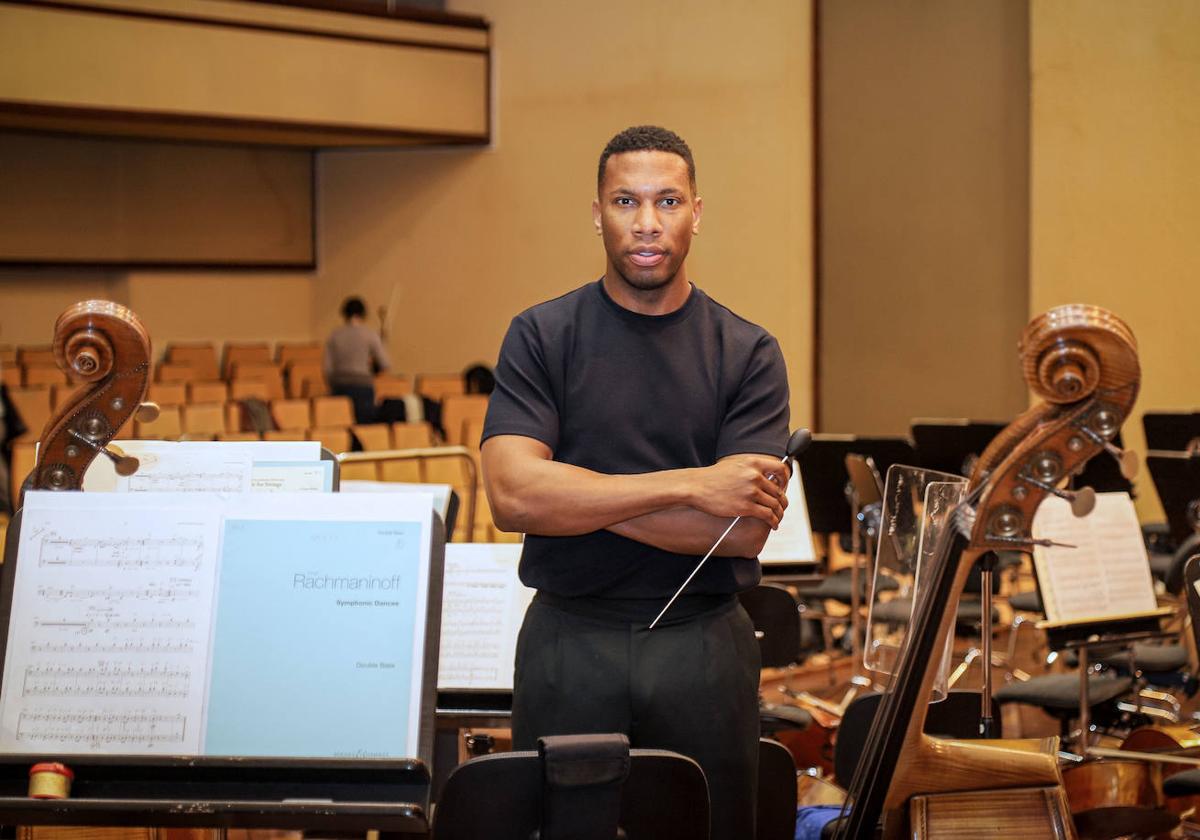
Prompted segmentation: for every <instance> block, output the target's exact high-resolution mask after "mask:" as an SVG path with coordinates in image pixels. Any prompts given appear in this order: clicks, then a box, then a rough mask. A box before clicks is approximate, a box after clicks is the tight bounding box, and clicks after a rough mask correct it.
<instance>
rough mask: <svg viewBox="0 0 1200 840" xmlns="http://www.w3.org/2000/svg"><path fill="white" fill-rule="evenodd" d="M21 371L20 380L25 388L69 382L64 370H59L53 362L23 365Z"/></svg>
mask: <svg viewBox="0 0 1200 840" xmlns="http://www.w3.org/2000/svg"><path fill="white" fill-rule="evenodd" d="M22 371H23V373H22V376H21V381H22V382H23V383H24V385H25V387H26V388H36V387H38V386H40V385H66V384H68V382H69V380H68V379H67V374H66V372H65V371H62V370H59V369H58V366H57V365H55V364H50V365H42V364H37V365H25V366H24V367H23V368H22Z"/></svg>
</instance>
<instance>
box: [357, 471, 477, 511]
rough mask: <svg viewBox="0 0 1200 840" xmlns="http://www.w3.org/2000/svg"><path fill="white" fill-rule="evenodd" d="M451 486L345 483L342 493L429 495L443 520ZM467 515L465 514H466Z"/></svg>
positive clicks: (387, 482)
mask: <svg viewBox="0 0 1200 840" xmlns="http://www.w3.org/2000/svg"><path fill="white" fill-rule="evenodd" d="M451 489H452V488H451V487H450V485H449V484H416V483H409V482H404V481H361V480H358V479H351V480H349V481H343V482H342V483H341V486H340V492H342V493H429V494H431V495H432V496H433V509H434V510H436V511H437V512H438V514H439V515H440V516H441V517H442V519H445V518H446V515H447V514H448V513H449V512H450V490H451ZM464 515H465V514H464Z"/></svg>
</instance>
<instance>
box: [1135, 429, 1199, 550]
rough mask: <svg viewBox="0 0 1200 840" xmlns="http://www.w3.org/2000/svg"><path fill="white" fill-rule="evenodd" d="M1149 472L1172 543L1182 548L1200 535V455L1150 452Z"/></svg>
mask: <svg viewBox="0 0 1200 840" xmlns="http://www.w3.org/2000/svg"><path fill="white" fill-rule="evenodd" d="M1146 468H1147V469H1149V470H1150V477H1151V478H1152V479H1153V480H1154V489H1155V490H1157V491H1158V498H1159V501H1161V502H1162V506H1163V512H1164V513H1165V514H1166V516H1167V526H1168V527H1169V528H1170V530H1171V540H1172V542H1174V543H1175V545H1183V543H1184V542H1186V541H1187V539H1188V538H1189V537H1191V536H1192V534H1195V533H1200V453H1195V454H1189V453H1187V452H1165V451H1161V450H1151V451H1150V452H1148V453H1147V455H1146Z"/></svg>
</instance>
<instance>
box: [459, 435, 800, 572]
mask: <svg viewBox="0 0 1200 840" xmlns="http://www.w3.org/2000/svg"><path fill="white" fill-rule="evenodd" d="M482 460H483V481H484V487H485V488H486V490H487V495H488V501H489V502H490V504H491V508H492V518H493V520H494V521H495V523H496V527H498V528H500V529H501V530H503V531H519V532H523V533H527V534H539V535H542V536H573V535H576V534H587V533H590V532H592V531H598V530H601V529H607V530H609V531H612V532H613V533H616V534H620V535H621V536H624V537H628V538H630V539H633V540H636V541H638V542H641V543H645V544H647V545H652V546H654V547H656V548H661V549H663V550H665V551H673V552H677V553H680V554H703V553H704V552H706V551H708V549H709V547H710V546H711V545H712V544H713V542H714V541H715V540H716V539H717V537H719V536H720V535H721V533H722V532H723V531H724V530H725V529H726V528H727V527H729V521H730V520H731V519H732V518H733V517H735V516H741V517H743V518H742V520H741V522H739V523H738V524H737V526H736V527H734V529H733V530H732V531H731V532H730V533H729V536H728V537H726V538H725V540H724V542H722V543H721V545H720V546H719V547H718V548H717V550H716V554H717V555H718V556H723V557H755V556H757V555H758V553H759V551H761V550H762V546H763V543H765V542H766V539H767V534H768V533H769V532H770V530H771V529H773V528H775V527H777V526H778V525H779V521H780V520H781V519H782V518H783V512H784V510H785V509H786V508H787V504H788V502H787V496H786V494H785V493H784V488H785V487H786V486H787V482H788V478H789V476H790V468H789V467H788V465H787V464H786V463H784V462H782V461H780V460H779V459H778V458H773V457H771V456H769V455H730V456H728V457H726V458H722V459H721V460H720V461H718V462H717V463H716V464H713V465H712V466H711V467H697V468H690V469H678V470H663V471H660V472H651V473H642V474H638V475H605V474H603V473H597V472H593V471H591V470H586V469H583V468H582V467H575V466H572V465H570V464H563V463H560V462H558V461H555V460H553V453H552V452H551V451H550V448H549V447H548V446H546V445H545V444H544V443H542V442H541V441H538V440H535V439H533V438H529V437H522V436H520V435H497V436H496V437H492V438H488V440H486V441H485V442H484V444H483V450H482ZM771 475H773V476H775V481H772V480H771V479H769V478H768V476H771Z"/></svg>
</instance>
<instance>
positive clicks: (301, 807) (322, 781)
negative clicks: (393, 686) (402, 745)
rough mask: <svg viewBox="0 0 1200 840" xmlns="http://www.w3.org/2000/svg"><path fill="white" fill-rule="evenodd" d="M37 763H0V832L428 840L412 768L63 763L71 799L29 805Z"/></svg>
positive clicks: (259, 762) (204, 761)
mask: <svg viewBox="0 0 1200 840" xmlns="http://www.w3.org/2000/svg"><path fill="white" fill-rule="evenodd" d="M44 759H45V756H41V755H38V756H32V755H31V756H20V755H8V756H4V757H3V758H0V824H4V825H92V826H145V825H156V826H163V827H179V828H274V829H291V830H302V829H318V830H319V829H340V830H350V831H360V830H361V831H367V830H371V829H375V830H378V831H379V832H380V836H381V837H382V838H389V840H408V838H417V837H427V836H428V833H429V821H428V819H427V813H426V798H427V796H428V792H429V772H428V770H427V769H426V767H425V765H424V764H423V763H422V762H420V761H415V760H412V761H410V760H402V761H391V760H380V761H377V762H371V763H370V764H364V762H362V761H360V760H357V759H352V760H340V759H319V760H314V759H241V758H194V759H188V758H162V759H157V758H146V757H143V756H138V757H137V758H136V759H135V763H125V762H120V761H119V758H118V757H114V756H73V757H72V758H71V760H70V766H71V767H72V769H73V770H74V771H75V781H74V783H73V784H72V790H71V798H70V799H30V798H28V797H27V796H26V791H27V789H28V784H29V768H30V766H32V765H33V764H35V763H37V762H38V761H41V760H44Z"/></svg>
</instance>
